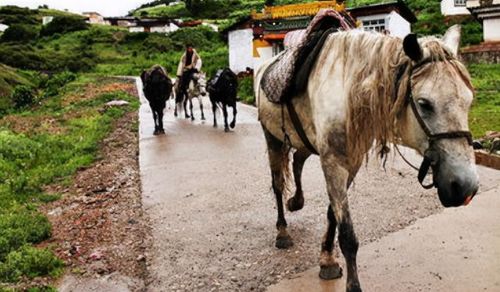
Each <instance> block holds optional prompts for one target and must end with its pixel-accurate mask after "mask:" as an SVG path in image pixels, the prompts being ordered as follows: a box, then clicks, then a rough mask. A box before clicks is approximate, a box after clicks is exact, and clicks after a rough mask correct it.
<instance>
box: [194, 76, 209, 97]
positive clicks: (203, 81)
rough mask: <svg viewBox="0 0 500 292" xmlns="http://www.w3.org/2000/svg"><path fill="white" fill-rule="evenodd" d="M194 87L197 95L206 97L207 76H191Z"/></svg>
mask: <svg viewBox="0 0 500 292" xmlns="http://www.w3.org/2000/svg"><path fill="white" fill-rule="evenodd" d="M193 80H194V85H193V88H194V89H195V91H196V92H197V93H198V94H197V95H201V96H206V95H207V75H206V74H205V73H204V72H199V73H194V74H193Z"/></svg>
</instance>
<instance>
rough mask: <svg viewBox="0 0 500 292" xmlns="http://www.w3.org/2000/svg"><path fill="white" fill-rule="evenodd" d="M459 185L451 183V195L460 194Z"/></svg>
mask: <svg viewBox="0 0 500 292" xmlns="http://www.w3.org/2000/svg"><path fill="white" fill-rule="evenodd" d="M460 188H461V187H460V184H459V183H457V182H456V181H452V182H451V195H452V196H454V195H458V194H460Z"/></svg>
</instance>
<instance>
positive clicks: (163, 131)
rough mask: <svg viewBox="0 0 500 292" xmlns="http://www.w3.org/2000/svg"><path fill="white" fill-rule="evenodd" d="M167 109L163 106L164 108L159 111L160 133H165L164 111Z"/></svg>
mask: <svg viewBox="0 0 500 292" xmlns="http://www.w3.org/2000/svg"><path fill="white" fill-rule="evenodd" d="M164 110H165V108H163V109H162V110H160V111H159V112H158V131H159V132H160V133H165V129H163V111H164Z"/></svg>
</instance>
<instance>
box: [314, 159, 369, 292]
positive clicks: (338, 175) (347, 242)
mask: <svg viewBox="0 0 500 292" xmlns="http://www.w3.org/2000/svg"><path fill="white" fill-rule="evenodd" d="M320 159H321V166H322V168H323V173H324V175H325V179H326V184H327V189H328V195H329V197H330V204H331V209H332V212H333V216H331V215H332V214H329V216H328V217H329V218H328V220H329V226H328V230H327V233H326V235H325V240H324V242H323V244H324V245H325V248H324V249H323V248H322V254H321V256H322V258H321V260H320V266H321V265H322V267H321V270H322V272H320V277H322V278H327V279H331V278H335V277H338V276H340V275H339V274H340V273H341V272H340V271H339V269H338V268H337V265H338V264H337V263H336V262H335V259H334V258H333V255H332V252H331V251H333V237H334V235H335V233H334V230H333V228H334V227H333V226H334V225H337V226H338V229H339V244H340V249H341V251H342V254H343V255H344V258H345V261H346V266H347V284H346V291H347V292H360V291H361V287H360V284H359V278H358V268H357V263H356V256H357V253H358V247H359V243H358V239H357V238H356V234H355V232H354V227H353V224H352V220H351V215H350V212H349V203H348V199H347V188H348V186H349V184H350V181H352V179H351V178H352V177H354V175H355V172H354V173H349V171H348V170H346V169H345V168H343V167H342V166H340V164H339V163H338V161H337V160H336V158H335V156H334V155H333V154H327V155H322V156H320ZM356 171H357V169H356ZM329 213H330V212H329ZM330 243H331V244H330Z"/></svg>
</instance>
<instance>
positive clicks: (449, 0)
mask: <svg viewBox="0 0 500 292" xmlns="http://www.w3.org/2000/svg"><path fill="white" fill-rule="evenodd" d="M441 14H443V15H469V14H470V12H469V10H467V7H465V6H458V7H455V0H442V1H441Z"/></svg>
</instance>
